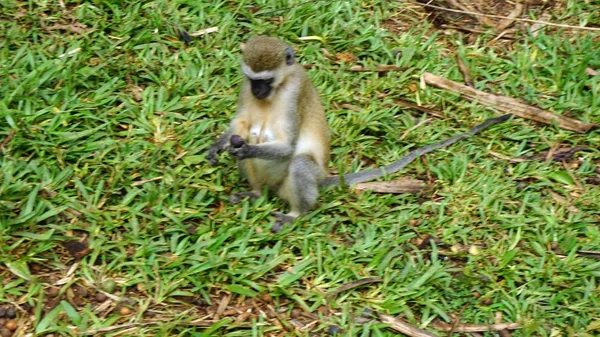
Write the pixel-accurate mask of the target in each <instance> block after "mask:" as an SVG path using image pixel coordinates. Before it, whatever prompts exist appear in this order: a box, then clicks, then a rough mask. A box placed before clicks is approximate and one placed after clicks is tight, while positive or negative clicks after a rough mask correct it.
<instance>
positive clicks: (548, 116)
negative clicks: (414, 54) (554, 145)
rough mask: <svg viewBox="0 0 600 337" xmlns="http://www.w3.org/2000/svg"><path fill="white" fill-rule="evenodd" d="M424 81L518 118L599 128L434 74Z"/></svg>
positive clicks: (583, 128) (577, 129)
mask: <svg viewBox="0 0 600 337" xmlns="http://www.w3.org/2000/svg"><path fill="white" fill-rule="evenodd" d="M423 80H424V81H425V83H427V84H430V85H433V86H435V87H438V88H441V89H446V90H451V91H454V92H457V93H459V94H461V95H462V96H463V97H465V98H467V99H469V100H476V101H477V102H478V103H480V104H483V105H487V106H491V107H493V108H495V109H497V110H500V111H503V112H507V113H512V114H514V115H516V116H519V117H522V118H526V119H530V120H534V121H536V122H541V123H546V124H552V122H553V121H556V122H557V123H558V125H559V126H560V127H561V128H563V129H567V130H571V131H575V132H580V133H586V132H588V131H590V130H591V129H593V128H597V127H598V125H597V124H592V123H585V122H582V121H579V120H576V119H573V118H569V117H565V116H562V115H557V114H553V113H551V112H549V111H546V110H543V109H540V108H536V107H533V106H530V105H528V104H525V103H524V102H521V101H518V100H516V99H514V98H510V97H505V96H497V95H493V94H488V93H486V92H483V91H480V90H476V89H473V88H470V87H467V86H466V85H462V84H460V83H457V82H454V81H451V80H448V79H445V78H443V77H440V76H437V75H434V74H432V73H427V72H426V73H424V74H423Z"/></svg>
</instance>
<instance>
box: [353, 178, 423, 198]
mask: <svg viewBox="0 0 600 337" xmlns="http://www.w3.org/2000/svg"><path fill="white" fill-rule="evenodd" d="M426 188H427V185H426V184H425V182H424V181H423V180H418V179H412V178H404V179H399V180H392V181H372V182H366V183H359V184H356V187H355V189H356V190H358V191H365V190H371V191H373V192H377V193H410V194H416V193H419V192H421V191H423V190H425V189H426Z"/></svg>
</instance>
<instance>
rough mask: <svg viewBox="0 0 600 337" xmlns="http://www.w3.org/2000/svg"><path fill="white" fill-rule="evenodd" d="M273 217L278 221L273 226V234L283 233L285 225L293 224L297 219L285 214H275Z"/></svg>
mask: <svg viewBox="0 0 600 337" xmlns="http://www.w3.org/2000/svg"><path fill="white" fill-rule="evenodd" d="M273 215H274V216H275V219H276V220H275V223H274V224H273V227H271V232H273V233H279V232H281V230H282V229H283V227H284V226H285V225H287V224H289V223H291V222H292V221H294V219H295V218H294V217H293V216H289V215H286V214H283V213H274V214H273Z"/></svg>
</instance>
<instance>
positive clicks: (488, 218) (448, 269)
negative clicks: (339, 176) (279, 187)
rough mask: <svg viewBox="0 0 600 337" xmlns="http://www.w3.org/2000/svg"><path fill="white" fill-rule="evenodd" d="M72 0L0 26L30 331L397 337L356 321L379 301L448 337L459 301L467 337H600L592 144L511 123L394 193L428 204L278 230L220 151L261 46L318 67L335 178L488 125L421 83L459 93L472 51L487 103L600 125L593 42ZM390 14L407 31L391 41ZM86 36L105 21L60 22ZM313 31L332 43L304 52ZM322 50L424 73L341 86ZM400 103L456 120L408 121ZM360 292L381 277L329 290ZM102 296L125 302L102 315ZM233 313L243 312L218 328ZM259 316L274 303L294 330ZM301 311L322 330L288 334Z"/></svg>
mask: <svg viewBox="0 0 600 337" xmlns="http://www.w3.org/2000/svg"><path fill="white" fill-rule="evenodd" d="M65 5H66V8H65V9H62V8H61V6H60V5H59V4H58V3H55V2H48V1H34V0H32V1H16V0H8V1H5V2H4V3H3V4H2V11H1V14H0V36H1V39H0V72H1V73H0V75H1V77H0V78H1V80H0V111H1V112H0V113H1V114H2V115H1V120H2V122H1V124H0V140H5V139H7V138H9V137H10V135H11V130H12V132H14V135H13V136H12V138H11V139H9V140H8V141H7V142H6V143H5V146H4V148H3V149H2V156H1V157H0V163H1V167H2V170H1V172H0V278H1V279H2V284H3V287H0V303H4V304H8V305H11V306H13V307H14V306H17V307H18V308H19V310H18V316H17V322H18V323H19V330H17V331H18V333H16V334H15V335H18V334H19V333H22V334H25V333H35V334H38V335H47V334H50V333H53V334H55V335H66V336H74V335H77V334H78V333H82V332H86V331H87V332H90V331H94V330H96V329H101V328H106V327H111V326H115V325H122V324H126V323H141V324H140V325H138V326H135V327H133V329H131V330H126V329H125V327H123V328H121V329H116V330H113V331H110V332H107V335H116V334H122V333H123V332H124V333H125V334H126V335H135V336H152V335H155V336H161V335H195V336H207V335H211V334H213V335H225V334H227V335H230V336H248V335H249V334H252V335H256V336H261V335H308V334H309V332H308V331H312V332H315V333H317V334H321V333H325V332H327V331H328V329H330V326H332V325H336V326H339V327H340V328H341V329H343V330H344V332H345V333H346V334H347V335H357V336H358V335H360V336H369V335H372V336H388V335H392V333H391V332H390V331H389V330H386V328H385V326H384V325H382V324H379V323H376V322H374V321H368V322H367V323H358V322H357V317H359V316H360V315H361V313H362V312H363V310H365V309H368V310H371V311H377V312H380V313H385V314H391V315H401V317H403V318H404V319H406V320H407V321H409V322H411V323H412V324H414V325H416V326H419V327H422V328H424V329H427V330H429V331H435V329H434V328H433V327H432V325H431V324H432V322H433V321H434V320H441V321H445V322H452V321H453V319H455V318H456V317H457V316H458V315H459V313H460V312H461V311H462V310H463V308H464V312H463V313H462V315H460V320H461V322H464V323H471V324H489V323H493V322H494V317H495V315H496V313H498V312H500V313H501V315H502V320H503V321H504V322H520V323H521V324H522V326H523V328H522V329H520V330H517V331H515V332H514V333H513V335H514V336H528V335H536V336H551V335H552V336H557V335H560V336H567V335H569V336H592V335H595V334H598V333H599V332H598V331H599V328H598V327H599V322H600V321H598V317H600V296H599V295H600V286H599V285H598V279H599V278H600V262H598V261H597V260H594V259H592V258H588V257H582V256H579V255H578V254H576V252H577V251H578V250H599V247H600V229H599V228H600V227H599V223H600V209H599V206H598V205H599V200H600V187H599V186H598V184H599V180H598V175H599V170H598V167H599V165H600V150H599V149H598V144H600V133H599V132H598V131H592V132H590V133H588V134H575V133H572V132H568V131H565V130H561V129H559V128H557V127H555V126H544V125H538V124H535V123H532V122H529V121H524V120H521V119H518V118H513V119H512V120H511V121H510V122H508V123H505V124H502V125H498V126H494V127H493V128H491V129H490V130H487V131H485V132H483V133H481V134H480V135H477V136H476V137H473V138H471V139H469V140H466V141H461V142H459V143H458V144H456V145H453V146H452V147H451V148H449V149H446V150H441V151H436V152H435V153H433V154H430V155H427V156H426V157H425V158H423V159H422V160H419V161H417V162H415V163H413V164H412V165H410V166H409V167H408V168H407V169H405V170H404V171H403V172H401V173H400V174H397V175H394V176H391V177H388V178H387V179H393V178H396V177H398V176H410V177H417V178H421V179H424V180H426V181H427V182H428V183H429V184H430V185H431V186H432V190H431V191H430V192H428V193H425V194H423V195H420V196H416V195H385V194H384V195H381V194H375V193H371V192H364V193H353V191H352V190H351V189H336V188H330V189H328V190H326V191H324V193H322V196H321V197H320V206H319V208H318V209H316V210H315V211H313V212H311V213H310V214H308V215H307V216H306V217H305V218H304V219H303V220H302V221H297V222H295V223H294V224H293V225H291V226H288V227H287V228H285V229H284V230H283V231H282V232H281V233H278V234H271V233H269V231H268V229H269V228H270V224H271V222H272V221H273V219H272V217H270V216H269V214H270V212H271V211H273V210H276V209H281V208H282V207H284V204H283V203H282V202H281V201H279V200H277V199H275V198H261V199H259V200H258V201H256V202H254V203H252V202H249V201H246V202H244V203H242V204H241V205H239V206H237V205H236V206H233V205H228V204H227V199H228V195H229V194H230V193H234V192H238V191H242V190H244V189H245V187H246V186H245V183H243V182H241V180H242V179H241V177H240V176H239V174H238V173H237V171H236V170H235V165H234V161H233V160H232V159H231V158H229V157H228V156H223V158H222V163H221V165H220V166H219V167H216V168H213V167H210V166H209V165H207V163H206V161H205V157H204V155H205V153H206V151H207V149H208V147H209V146H210V144H211V142H212V141H213V140H214V139H216V137H217V136H218V135H219V133H220V132H222V131H223V130H224V128H225V126H226V124H227V122H228V121H229V120H230V118H231V116H232V114H233V113H234V111H235V108H236V100H235V95H236V92H237V90H238V84H239V82H240V80H241V75H240V72H239V70H238V62H239V49H238V45H239V43H240V42H242V41H243V40H244V39H245V38H246V37H247V36H248V35H250V34H263V33H268V34H273V35H278V36H280V37H282V38H284V39H286V40H288V41H290V42H291V43H292V44H293V45H294V46H295V47H297V50H298V54H299V58H300V60H301V62H302V63H306V64H314V65H315V67H313V69H311V70H310V71H309V75H310V77H311V78H312V79H313V81H314V83H315V85H316V86H317V88H318V90H319V92H320V93H321V95H322V96H321V97H322V100H323V103H324V104H325V106H326V108H327V114H328V119H329V123H330V127H331V130H332V142H333V144H332V145H333V151H332V160H331V165H330V167H331V168H332V172H333V171H346V172H350V171H355V170H358V169H360V168H364V167H367V166H371V165H384V164H387V163H389V162H391V161H393V160H395V159H398V158H400V157H402V156H403V155H404V154H406V153H407V152H408V151H410V149H412V148H413V147H416V146H422V145H426V144H430V143H432V142H435V141H438V140H441V139H443V138H446V137H449V136H451V135H452V134H454V133H456V132H459V131H464V130H466V129H467V128H468V127H470V126H472V125H474V124H477V123H478V122H480V121H482V120H483V119H485V118H488V117H491V116H493V115H494V112H492V111H490V110H487V109H485V108H483V107H481V106H479V105H477V104H476V103H470V102H467V101H464V100H461V99H460V98H458V97H457V96H456V95H454V94H451V93H447V92H443V91H440V90H437V89H433V88H425V89H421V88H419V76H420V74H421V73H422V72H423V71H429V72H432V73H435V74H438V75H440V76H444V77H448V78H450V79H454V80H457V81H460V80H461V75H460V72H459V70H458V67H457V66H456V63H455V61H454V56H453V55H454V53H459V54H460V55H462V56H463V57H464V58H465V59H466V60H467V61H468V64H469V66H470V68H471V70H472V72H473V77H474V79H475V80H476V86H477V88H479V89H482V90H486V91H489V92H493V93H496V94H502V95H507V96H511V97H515V98H520V99H523V100H525V101H528V102H530V103H531V104H534V105H536V106H539V107H541V108H544V109H548V110H551V111H553V112H556V113H559V114H565V115H569V116H571V117H574V118H577V119H581V120H584V121H588V122H596V123H600V77H598V76H595V77H592V76H589V75H587V74H586V71H585V70H586V68H587V67H590V68H593V69H596V70H599V69H600V58H598V57H597V55H600V37H599V36H598V35H597V34H596V35H594V34H592V33H586V32H581V31H579V32H577V31H567V30H553V29H548V30H545V31H540V32H539V33H538V34H537V35H536V36H533V35H524V36H520V37H519V40H517V41H516V42H514V43H513V44H511V45H507V46H506V45H501V44H494V43H492V39H493V38H494V37H495V36H494V35H485V34H483V35H480V36H479V37H478V38H477V39H475V40H474V41H472V42H471V43H467V42H464V41H466V39H463V36H462V35H461V34H460V33H457V32H449V33H448V34H444V32H442V31H439V30H437V29H435V28H434V27H432V26H430V25H429V24H427V23H426V22H425V21H422V20H421V19H420V18H419V17H418V15H416V13H415V12H414V7H409V6H408V5H407V4H405V3H402V2H387V1H367V2H364V1H362V2H361V1H354V0H352V1H345V2H324V1H322V2H315V3H313V4H310V5H305V6H298V7H295V8H292V9H288V10H285V11H283V12H282V13H283V16H279V14H278V13H270V14H269V13H267V12H268V11H270V10H273V9H278V8H284V7H288V6H287V4H286V2H281V1H261V2H259V3H258V4H256V3H255V2H248V1H237V2H233V1H222V0H220V1H213V2H202V1H185V0H181V1H174V2H171V1H163V0H157V1H152V2H134V1H129V2H128V1H125V2H122V3H113V2H110V1H100V0H94V1H89V2H77V1H66V2H65ZM256 10H258V12H256ZM551 13H552V15H553V16H552V21H554V22H559V23H569V24H575V25H577V24H580V23H582V22H583V23H585V22H587V23H588V24H595V25H598V18H599V17H600V9H599V7H598V6H597V3H596V4H594V1H590V2H589V3H587V2H581V1H563V2H561V5H560V6H559V8H558V9H557V10H556V11H553V12H551ZM390 18H398V19H401V20H402V21H403V22H404V23H405V24H406V27H408V28H407V30H405V31H404V33H402V34H394V33H392V32H390V31H386V30H384V29H381V27H382V25H383V24H384V23H386V22H388V21H387V20H389V19H390ZM73 22H78V23H81V24H85V25H86V26H87V28H85V29H84V31H83V32H82V33H76V32H75V33H74V32H70V31H67V30H65V29H63V28H64V27H63V28H61V29H48V27H54V28H56V27H58V26H55V25H56V24H61V25H68V24H69V23H73ZM213 26H216V27H219V31H218V32H215V33H211V34H207V35H205V36H201V37H197V38H194V39H193V41H192V43H191V44H190V45H189V46H188V45H185V44H184V43H183V42H182V41H180V40H179V39H178V37H177V29H178V28H182V29H185V30H187V31H188V32H194V31H198V30H200V29H204V28H208V27H213ZM403 29H404V28H403ZM313 35H316V36H321V37H324V38H325V42H321V41H318V40H307V41H300V40H298V39H297V38H298V37H300V36H313ZM323 48H325V49H326V50H327V51H328V52H329V53H330V54H332V55H336V54H337V53H343V52H348V53H352V54H353V55H355V56H356V60H355V61H354V62H351V64H349V65H355V64H360V65H363V66H367V67H368V66H371V65H377V64H395V65H398V66H403V67H408V70H406V71H404V72H389V73H386V74H376V73H354V72H345V71H335V70H331V68H332V67H333V66H334V64H332V62H331V61H330V60H329V59H328V58H327V57H326V55H325V54H324V52H323V51H322V49H323ZM399 98H403V99H407V100H411V101H415V102H420V103H421V104H423V105H425V106H429V107H432V108H434V109H437V110H439V111H440V112H441V113H443V114H444V115H445V116H446V118H433V117H431V116H427V115H421V114H420V113H419V112H417V111H414V110H410V109H406V108H402V107H399V106H398V105H396V104H394V102H395V100H397V99H399ZM344 104H351V105H353V106H356V107H359V108H360V111H354V110H352V109H348V108H344V106H345V105H344ZM423 121H426V123H425V124H423V125H421V126H419V127H417V128H414V129H413V130H412V131H410V132H409V133H407V135H406V137H405V138H404V139H403V140H402V141H398V139H399V137H400V135H402V134H403V133H404V132H405V131H406V130H408V129H410V128H411V127H414V126H415V125H417V124H419V123H420V122H423ZM575 146H584V147H587V150H586V151H582V152H578V153H577V154H576V155H575V156H574V157H573V158H571V159H569V160H567V162H565V163H559V162H556V161H552V160H544V159H535V158H538V157H539V156H540V155H544V151H548V150H553V151H554V150H555V149H557V148H559V147H575ZM498 154H500V156H499V155H498ZM507 158H509V159H519V158H534V160H531V161H525V162H516V161H514V160H508V159H507ZM428 236H430V237H433V238H435V239H434V240H432V241H431V242H430V243H427V242H426V243H425V244H422V241H423V239H424V238H426V237H428ZM78 242H81V243H82V244H79V245H78V244H77V243H78ZM81 257H82V258H81ZM79 258H81V259H79ZM366 277H379V278H381V280H382V282H379V283H373V284H369V285H366V286H364V287H360V288H355V289H352V290H349V291H345V292H342V293H340V294H337V295H336V296H334V297H333V298H331V297H327V296H326V294H327V293H328V292H330V291H333V290H335V289H338V288H339V287H340V286H342V285H344V284H346V283H348V282H352V281H356V280H359V279H362V278H366ZM113 282H114V284H115V287H114V289H112V288H113V287H112V285H111V283H113ZM101 291H106V294H107V295H108V296H112V297H109V298H108V300H99V299H98V298H97V296H100V298H101V299H102V297H101V296H102V295H96V294H97V293H99V292H100V293H101ZM102 294H103V293H102ZM105 296H106V295H105ZM227 299H228V300H229V302H227ZM219 305H222V306H223V309H224V310H230V309H231V310H233V311H234V312H235V309H236V308H237V309H238V310H239V311H240V312H235V313H234V314H231V315H229V316H228V315H226V313H225V312H223V311H222V310H221V312H220V315H217V317H215V316H213V315H214V313H215V312H218V311H219V309H218V307H219ZM123 307H128V308H130V309H131V312H130V313H126V312H125V313H123V312H122V311H121V310H122V308H123ZM248 308H251V309H252V313H251V315H250V316H248V317H246V318H245V319H240V318H239V317H240V316H241V313H242V312H243V311H245V310H247V309H248ZM257 308H259V309H261V310H263V311H264V312H268V311H269V310H270V308H274V309H279V310H280V314H279V315H280V318H282V319H281V322H279V321H278V320H277V319H273V318H272V316H271V317H270V318H269V317H267V316H265V315H263V314H260V312H259V311H258V309H257ZM298 312H300V313H301V314H300V315H299V314H298ZM298 315H299V316H298ZM290 317H296V321H301V322H304V323H307V322H308V321H314V325H311V326H309V328H308V329H306V330H301V329H294V327H293V326H292V324H294V321H293V320H292V319H291V318H290ZM307 317H309V318H310V319H308V318H307ZM236 319H238V320H239V321H240V322H237V323H236V322H234V320H236ZM290 322H291V323H290ZM205 325H208V327H207V326H205ZM438 334H440V335H441V333H440V332H438ZM488 335H489V336H492V335H494V334H492V333H489V334H488Z"/></svg>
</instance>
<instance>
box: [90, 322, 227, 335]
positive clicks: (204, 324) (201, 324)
mask: <svg viewBox="0 0 600 337" xmlns="http://www.w3.org/2000/svg"><path fill="white" fill-rule="evenodd" d="M168 322H171V321H167V320H156V321H149V322H139V323H125V324H121V325H111V326H107V327H104V328H99V329H93V330H87V331H82V332H80V333H79V334H80V335H97V334H101V333H106V332H112V331H116V330H123V329H130V328H135V327H143V326H151V325H156V324H160V323H168ZM215 323H217V321H197V320H196V321H191V322H185V323H183V322H182V323H179V324H181V325H185V326H199V327H210V326H212V325H213V324H215Z"/></svg>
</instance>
